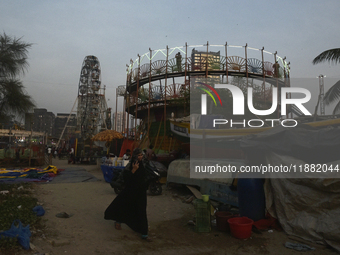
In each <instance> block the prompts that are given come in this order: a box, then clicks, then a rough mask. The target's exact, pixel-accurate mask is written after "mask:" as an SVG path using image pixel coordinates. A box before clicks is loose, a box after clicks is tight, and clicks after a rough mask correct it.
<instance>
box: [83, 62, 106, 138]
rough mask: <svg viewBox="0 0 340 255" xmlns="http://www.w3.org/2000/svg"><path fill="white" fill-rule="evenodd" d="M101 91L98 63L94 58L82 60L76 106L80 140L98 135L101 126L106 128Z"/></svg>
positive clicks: (104, 104) (104, 101)
mask: <svg viewBox="0 0 340 255" xmlns="http://www.w3.org/2000/svg"><path fill="white" fill-rule="evenodd" d="M100 90H101V69H100V63H99V60H98V58H97V57H95V56H86V57H85V58H84V61H83V64H82V68H81V71H80V79H79V87H78V106H77V130H80V132H81V137H82V138H85V139H86V138H89V137H92V136H93V135H95V134H96V133H98V131H99V128H101V127H102V126H104V127H105V129H107V128H106V121H105V118H104V116H103V113H104V112H105V111H106V109H107V104H106V99H105V88H104V93H103V94H101V93H100Z"/></svg>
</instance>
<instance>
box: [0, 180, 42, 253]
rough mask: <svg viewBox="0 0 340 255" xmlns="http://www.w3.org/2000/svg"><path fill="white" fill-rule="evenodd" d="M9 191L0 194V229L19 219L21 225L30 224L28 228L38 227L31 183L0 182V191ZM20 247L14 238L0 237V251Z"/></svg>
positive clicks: (2, 229) (8, 227)
mask: <svg viewBox="0 0 340 255" xmlns="http://www.w3.org/2000/svg"><path fill="white" fill-rule="evenodd" d="M6 190H7V191H9V193H7V194H0V215H1V217H0V231H1V232H2V231H5V230H8V229H10V227H11V225H12V223H13V221H14V220H16V219H19V220H20V221H21V222H22V224H23V226H26V225H30V230H31V231H32V229H35V228H40V227H41V225H40V223H41V222H40V221H41V218H40V217H38V216H37V215H36V214H35V213H34V212H33V208H34V207H35V206H36V205H37V199H36V198H35V197H34V196H33V192H32V184H31V183H16V184H0V191H6ZM19 248H20V249H21V246H20V245H19V244H18V243H17V240H16V238H2V239H0V251H1V254H3V252H5V251H8V250H9V249H10V250H11V249H19Z"/></svg>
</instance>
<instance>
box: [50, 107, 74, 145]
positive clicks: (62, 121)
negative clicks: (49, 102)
mask: <svg viewBox="0 0 340 255" xmlns="http://www.w3.org/2000/svg"><path fill="white" fill-rule="evenodd" d="M69 117H70V119H69V121H68V123H67V125H66V122H67V119H68V118H69ZM64 128H65V130H64ZM76 128H77V115H76V114H69V113H57V117H56V118H55V123H54V130H55V132H54V137H56V138H58V139H59V138H60V136H61V134H62V132H63V130H64V133H63V136H62V138H64V139H65V138H67V137H69V135H70V134H72V133H74V132H75V131H76Z"/></svg>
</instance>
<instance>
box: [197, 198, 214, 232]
mask: <svg viewBox="0 0 340 255" xmlns="http://www.w3.org/2000/svg"><path fill="white" fill-rule="evenodd" d="M194 206H195V211H196V226H195V231H196V232H199V233H204V232H210V231H211V223H210V222H211V219H210V202H203V200H202V199H196V200H195V201H194Z"/></svg>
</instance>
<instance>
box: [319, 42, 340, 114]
mask: <svg viewBox="0 0 340 255" xmlns="http://www.w3.org/2000/svg"><path fill="white" fill-rule="evenodd" d="M325 61H328V62H329V63H334V64H338V63H339V62H340V48H336V49H330V50H326V51H324V52H322V53H320V54H319V55H318V56H317V57H316V58H314V60H313V64H314V65H316V64H319V63H322V62H325ZM339 99H340V81H338V82H336V83H335V84H334V85H333V86H332V87H331V88H330V89H329V90H328V91H327V92H326V94H325V97H324V102H325V104H326V105H329V104H331V103H333V102H336V101H338V103H337V104H336V106H335V108H334V110H333V114H336V113H338V112H340V100H339Z"/></svg>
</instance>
